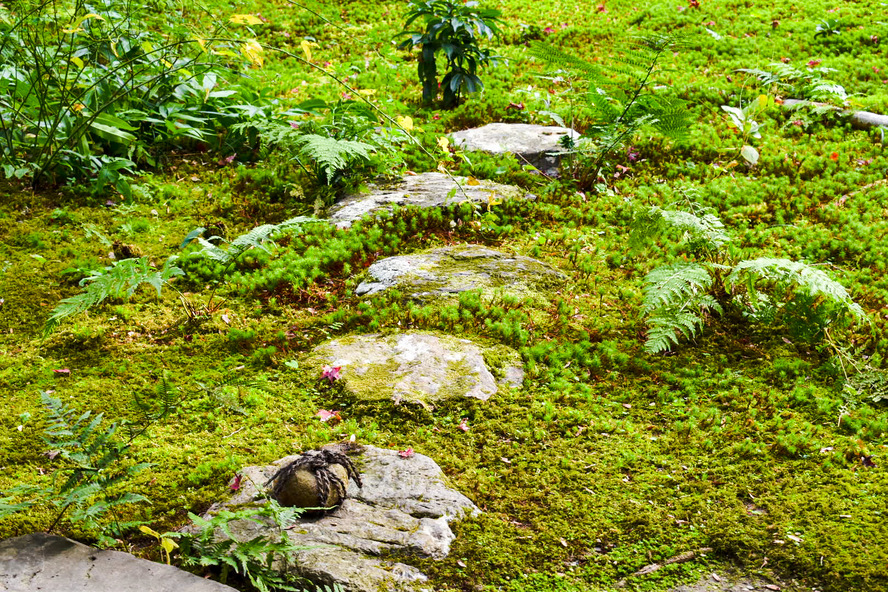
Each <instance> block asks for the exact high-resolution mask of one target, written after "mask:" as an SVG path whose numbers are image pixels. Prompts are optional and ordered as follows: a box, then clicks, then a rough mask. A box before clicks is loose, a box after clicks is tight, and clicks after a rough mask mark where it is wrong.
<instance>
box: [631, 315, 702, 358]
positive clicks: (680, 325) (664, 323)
mask: <svg viewBox="0 0 888 592" xmlns="http://www.w3.org/2000/svg"><path fill="white" fill-rule="evenodd" d="M647 322H648V330H647V339H646V340H645V342H644V350H645V351H646V352H648V353H650V354H658V353H661V352H664V351H669V350H670V349H672V346H673V345H678V344H679V332H680V333H681V334H682V335H684V336H685V337H686V338H688V339H692V338H693V337H694V336H695V335H696V332H697V329H698V328H699V327H701V326H702V325H703V319H702V317H700V316H699V315H697V314H694V313H692V312H688V311H674V310H673V311H663V312H662V313H661V314H657V315H653V316H651V317H648V320H647Z"/></svg>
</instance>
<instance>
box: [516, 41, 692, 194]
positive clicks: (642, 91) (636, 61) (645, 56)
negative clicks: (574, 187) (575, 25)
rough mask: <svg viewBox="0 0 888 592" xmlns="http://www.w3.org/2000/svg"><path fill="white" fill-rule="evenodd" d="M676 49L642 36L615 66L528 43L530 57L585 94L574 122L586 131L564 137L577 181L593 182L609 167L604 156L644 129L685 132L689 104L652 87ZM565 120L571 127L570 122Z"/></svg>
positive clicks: (674, 45) (672, 135)
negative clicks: (576, 136)
mask: <svg viewBox="0 0 888 592" xmlns="http://www.w3.org/2000/svg"><path fill="white" fill-rule="evenodd" d="M678 47H679V45H678V43H677V42H676V41H675V40H674V39H672V38H670V37H666V36H654V37H643V38H640V39H638V41H637V42H636V43H634V44H632V45H630V46H629V47H628V48H627V49H626V50H625V51H624V52H623V53H622V54H621V55H620V56H619V57H618V58H616V59H615V60H614V61H615V62H616V64H615V65H611V66H602V65H600V64H598V63H592V62H590V61H587V60H584V59H581V58H578V57H575V56H573V55H571V54H569V53H566V52H564V51H561V50H559V49H557V48H555V47H553V46H552V45H550V44H548V43H543V42H535V43H533V44H531V46H530V51H529V53H530V55H532V56H534V57H536V58H538V59H540V60H543V61H544V62H546V63H547V64H548V65H549V66H550V67H555V68H558V69H560V70H562V71H564V72H566V73H567V75H568V76H569V77H570V78H571V80H572V86H573V85H576V86H577V88H578V89H579V90H580V93H581V96H583V97H584V98H585V105H584V109H585V110H586V111H585V113H584V115H583V120H582V121H579V122H577V123H578V124H582V125H584V126H585V127H586V130H585V132H584V133H583V135H582V136H581V137H580V138H579V139H574V138H571V137H570V136H565V140H564V142H565V148H567V149H569V151H571V152H573V153H574V154H577V155H578V156H579V159H578V162H577V164H576V165H575V167H574V171H573V173H574V177H576V178H577V179H578V180H579V181H580V184H581V185H583V186H587V187H592V186H595V185H597V184H598V180H599V176H600V175H601V173H602V170H603V169H605V168H608V167H609V166H611V165H612V163H610V162H609V161H608V159H610V158H611V156H612V155H613V154H614V153H616V152H617V151H618V150H620V148H622V147H623V146H624V145H625V144H626V143H627V142H629V141H630V140H631V139H632V138H633V136H635V134H636V133H637V132H638V131H639V130H641V129H642V128H644V127H652V128H654V129H656V130H657V131H659V132H660V133H662V134H663V135H665V136H667V137H670V138H673V139H683V138H684V137H685V136H686V134H687V131H688V128H689V126H690V112H689V109H688V106H687V104H686V103H685V102H684V101H682V100H680V99H677V98H674V97H669V96H666V95H664V94H663V93H661V92H654V90H653V88H652V87H653V83H654V80H653V78H654V74H655V73H656V72H657V71H658V70H659V69H660V68H661V62H662V61H663V59H664V57H665V56H667V55H668V54H669V53H671V52H672V51H674V50H676V49H677V48H678ZM570 94H571V97H573V95H574V94H575V93H573V92H571V93H570ZM562 123H563V121H562ZM569 123H570V124H571V126H572V127H573V125H574V122H573V121H571V122H569Z"/></svg>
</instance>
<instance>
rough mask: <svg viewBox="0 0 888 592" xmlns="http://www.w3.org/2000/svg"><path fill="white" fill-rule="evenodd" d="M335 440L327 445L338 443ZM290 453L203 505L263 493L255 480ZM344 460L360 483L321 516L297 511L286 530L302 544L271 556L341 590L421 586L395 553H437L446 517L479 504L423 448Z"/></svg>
mask: <svg viewBox="0 0 888 592" xmlns="http://www.w3.org/2000/svg"><path fill="white" fill-rule="evenodd" d="M339 447H340V445H337V444H333V445H330V446H327V447H326V448H333V449H337V448H338V449H339V450H342V448H339ZM295 458H296V456H289V457H286V458H283V459H281V460H279V461H277V462H275V463H274V464H271V465H268V466H252V467H246V468H245V469H243V470H242V471H241V475H242V476H243V478H242V480H241V481H240V484H241V488H240V489H239V490H238V492H237V493H236V494H235V496H234V497H233V498H232V499H230V500H228V501H226V502H224V503H221V504H216V505H214V506H213V507H211V508H210V510H209V513H210V514H212V513H215V512H218V511H220V510H224V509H228V508H234V507H237V506H240V505H242V504H248V503H255V502H256V500H257V499H263V495H261V493H260V492H259V491H258V487H261V486H262V485H263V484H264V483H265V482H266V481H268V479H269V478H270V477H271V476H272V475H274V474H275V472H277V470H278V469H279V468H280V467H281V466H283V465H285V464H288V463H290V462H291V461H293V460H294V459H295ZM351 460H352V462H353V463H354V464H355V467H356V468H357V470H358V471H359V472H360V474H361V481H362V482H363V487H361V488H358V486H357V485H356V484H355V483H353V482H351V483H349V486H348V495H347V497H346V499H345V501H344V502H343V504H342V506H341V507H340V508H339V509H337V510H336V511H334V512H333V513H331V514H329V515H327V516H324V517H323V518H320V519H301V520H299V521H298V522H297V523H296V524H295V525H294V526H293V527H292V528H291V529H289V530H287V533H288V536H289V537H290V539H291V540H292V541H293V542H295V543H297V544H298V545H300V547H303V548H302V549H301V550H299V551H297V552H296V553H295V555H294V556H292V557H289V558H287V559H288V561H286V562H278V564H279V565H281V566H285V567H284V568H285V569H287V570H288V571H289V572H290V573H292V574H294V575H297V576H300V577H304V578H307V579H309V580H311V581H313V582H315V583H317V584H324V585H327V586H332V585H334V584H339V585H340V586H342V587H343V589H345V590H346V591H347V592H378V591H379V590H398V591H401V592H419V591H424V590H428V586H426V585H424V582H426V581H427V580H428V578H427V577H426V575H425V574H423V573H422V572H421V571H419V570H418V569H417V568H415V567H413V566H410V565H407V564H404V563H401V562H399V561H398V560H397V559H398V558H399V556H400V557H403V556H416V557H431V558H433V559H443V558H444V557H446V556H447V554H448V553H449V552H450V543H451V542H452V541H453V540H454V538H455V535H454V534H453V531H452V530H451V529H450V525H449V524H450V522H452V521H453V520H458V519H460V518H464V517H468V516H475V515H477V514H479V513H480V510H479V509H478V507H477V506H475V504H474V503H472V501H471V500H469V499H468V498H467V497H466V496H464V495H462V494H461V493H459V492H457V491H454V490H453V489H450V488H449V487H447V485H446V484H445V483H444V473H443V472H442V471H441V468H440V467H439V466H438V465H437V464H436V463H435V461H433V460H432V459H431V458H429V457H427V456H424V455H422V454H413V455H412V456H410V457H409V458H403V457H402V456H400V455H399V453H398V451H396V450H387V449H383V448H376V447H374V446H364V447H363V451H362V452H360V454H358V455H355V456H352V457H351ZM267 528H268V527H266V526H264V525H261V524H257V523H256V522H253V521H249V520H243V521H237V522H234V523H232V524H231V531H232V534H234V537H235V538H236V539H237V540H241V541H243V540H249V539H251V538H253V537H255V536H258V535H261V534H264V532H265V531H267Z"/></svg>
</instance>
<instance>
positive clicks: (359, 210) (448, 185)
mask: <svg viewBox="0 0 888 592" xmlns="http://www.w3.org/2000/svg"><path fill="white" fill-rule="evenodd" d="M456 179H457V181H459V184H460V185H461V186H462V189H460V188H459V187H458V186H457V184H456V183H455V182H454V181H453V178H451V177H450V176H449V175H445V174H444V173H422V174H421V175H405V176H404V177H403V178H402V179H401V180H400V181H399V182H397V183H394V184H393V185H391V186H389V187H380V186H371V188H370V191H369V192H368V193H353V194H351V195H347V196H345V197H343V198H342V199H340V200H338V201H337V202H336V203H335V204H333V205H332V206H331V207H330V208H329V209H328V211H327V216H328V218H329V219H330V221H331V222H333V223H334V224H336V226H338V227H339V228H348V227H349V226H351V225H352V223H353V222H354V221H356V220H360V219H361V218H362V217H364V216H366V215H368V214H373V213H376V212H380V211H391V209H392V207H393V206H417V207H420V208H440V207H443V206H449V205H455V204H458V203H460V202H463V201H466V200H469V201H471V202H475V203H480V204H489V203H492V202H494V201H508V200H516V199H517V200H527V199H536V196H535V195H533V194H532V193H527V192H526V191H524V190H523V189H521V188H519V187H515V186H513V185H502V184H500V183H494V182H493V181H486V180H475V181H473V183H476V184H473V185H470V184H469V179H468V178H467V177H456Z"/></svg>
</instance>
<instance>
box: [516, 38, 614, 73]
mask: <svg viewBox="0 0 888 592" xmlns="http://www.w3.org/2000/svg"><path fill="white" fill-rule="evenodd" d="M527 53H528V54H530V55H531V56H532V57H535V58H537V59H538V60H542V61H543V62H546V63H547V64H548V65H549V66H552V67H554V68H560V69H563V70H567V71H568V72H571V73H575V74H576V73H582V74H585V78H586V79H588V80H602V81H603V80H605V78H604V76H603V75H602V73H601V68H599V67H598V66H596V65H594V64H592V63H591V62H587V61H586V60H584V59H582V58H578V57H576V56H573V55H571V54H569V53H567V52H564V51H561V50H560V49H558V48H557V47H554V46H552V45H551V44H549V43H543V42H542V41H535V42H533V43H531V45H530V47H529V48H528V50H527Z"/></svg>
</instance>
